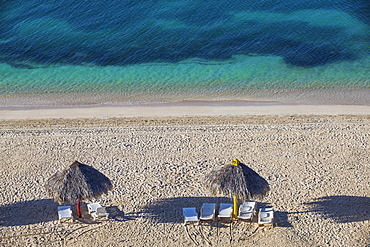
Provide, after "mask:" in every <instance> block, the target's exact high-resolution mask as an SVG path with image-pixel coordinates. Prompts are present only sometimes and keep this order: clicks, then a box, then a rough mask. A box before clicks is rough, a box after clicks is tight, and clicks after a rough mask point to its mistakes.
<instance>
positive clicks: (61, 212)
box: [58, 206, 73, 222]
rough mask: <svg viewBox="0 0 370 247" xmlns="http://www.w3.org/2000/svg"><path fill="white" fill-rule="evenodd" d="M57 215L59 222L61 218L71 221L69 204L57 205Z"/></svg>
mask: <svg viewBox="0 0 370 247" xmlns="http://www.w3.org/2000/svg"><path fill="white" fill-rule="evenodd" d="M58 216H59V222H60V220H61V219H72V221H73V216H72V210H71V206H59V207H58Z"/></svg>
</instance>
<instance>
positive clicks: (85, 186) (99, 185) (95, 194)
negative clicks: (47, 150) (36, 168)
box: [45, 161, 113, 203]
mask: <svg viewBox="0 0 370 247" xmlns="http://www.w3.org/2000/svg"><path fill="white" fill-rule="evenodd" d="M45 187H46V190H47V191H48V193H49V194H50V196H52V197H53V198H54V200H55V201H57V202H59V203H75V202H76V201H79V200H86V199H90V200H91V199H98V198H99V197H100V196H101V195H102V194H103V193H108V191H109V190H111V189H112V188H113V186H112V183H111V181H110V179H109V178H107V177H106V176H105V175H104V174H102V173H100V172H99V171H98V170H96V169H95V168H93V167H92V166H88V165H84V164H81V163H80V162H78V161H75V162H74V163H73V164H72V165H71V166H70V167H69V168H68V169H66V170H64V171H60V172H57V173H55V174H54V175H53V176H51V177H50V178H49V179H48V180H47V182H46V185H45Z"/></svg>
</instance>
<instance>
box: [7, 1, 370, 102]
mask: <svg viewBox="0 0 370 247" xmlns="http://www.w3.org/2000/svg"><path fill="white" fill-rule="evenodd" d="M369 13H370V2H369V1H367V0H339V1H338V0H326V1H325V0H294V1H293V0H286V1H276V0H274V1H273V0H263V1H259V0H257V1H256V0H253V1H248V0H243V1H240V0H232V1H230V0H217V1H215V0H181V1H179V0H178V1H175V0H174V1H163V0H161V1H155V0H145V1H142V0H135V1H131V0H120V1H118V0H111V1H103V0H95V1H85V0H73V1H72V0H58V1H50V0H48V1H46V0H2V1H1V9H0V22H1V25H0V64H1V67H0V72H1V73H2V74H1V75H0V93H2V94H4V95H10V94H20V93H23V94H45V93H48V94H50V93H53V94H55V93H58V94H60V93H94V94H99V93H121V97H122V101H130V99H129V98H127V99H125V97H128V95H130V96H132V95H133V94H136V95H138V93H142V92H146V94H145V95H148V93H156V94H157V95H159V94H162V96H163V95H174V94H177V95H197V97H200V98H202V96H204V97H205V98H207V94H210V92H211V95H213V96H219V97H221V98H222V97H226V96H227V97H230V96H231V97H232V96H233V95H234V96H236V97H239V98H242V99H248V96H250V95H255V94H256V93H257V94H258V90H265V91H266V90H267V91H269V92H275V91H279V90H280V91H281V90H283V91H290V90H317V89H369V88H370V82H369V78H370V77H369V68H370V60H369V54H370V26H369V25H370V14H369ZM153 97H154V96H153ZM155 97H157V96H155ZM158 97H160V96H158ZM181 97H184V99H186V97H185V96H181ZM181 97H180V96H179V98H178V99H177V100H181ZM165 98H166V97H165ZM167 98H171V97H170V96H168V97H167ZM158 100H160V99H158Z"/></svg>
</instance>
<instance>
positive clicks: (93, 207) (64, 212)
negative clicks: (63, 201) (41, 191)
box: [58, 202, 109, 221]
mask: <svg viewBox="0 0 370 247" xmlns="http://www.w3.org/2000/svg"><path fill="white" fill-rule="evenodd" d="M87 210H88V212H89V214H90V215H91V216H92V217H93V219H94V221H95V220H96V218H98V217H106V218H107V219H108V216H109V213H107V211H106V210H105V207H102V206H101V205H100V203H98V202H96V203H90V204H87ZM58 216H59V221H60V220H62V219H72V220H73V216H72V210H71V206H59V207H58Z"/></svg>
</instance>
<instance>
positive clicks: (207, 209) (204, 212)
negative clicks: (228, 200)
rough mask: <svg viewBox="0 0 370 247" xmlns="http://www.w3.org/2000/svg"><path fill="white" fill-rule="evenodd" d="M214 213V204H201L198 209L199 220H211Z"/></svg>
mask: <svg viewBox="0 0 370 247" xmlns="http://www.w3.org/2000/svg"><path fill="white" fill-rule="evenodd" d="M215 213H216V203H203V206H202V207H201V209H200V220H213V219H214V218H215Z"/></svg>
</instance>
